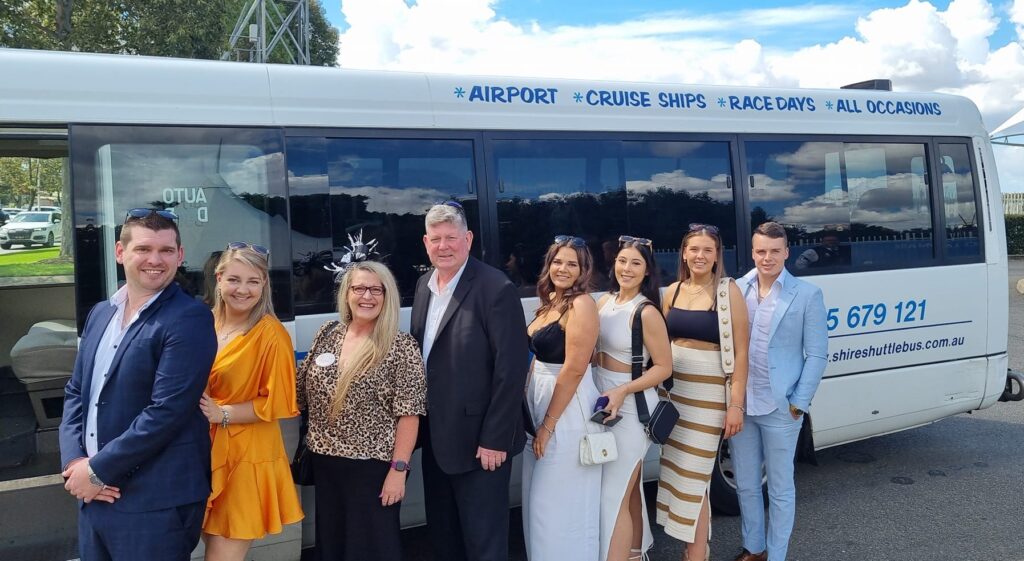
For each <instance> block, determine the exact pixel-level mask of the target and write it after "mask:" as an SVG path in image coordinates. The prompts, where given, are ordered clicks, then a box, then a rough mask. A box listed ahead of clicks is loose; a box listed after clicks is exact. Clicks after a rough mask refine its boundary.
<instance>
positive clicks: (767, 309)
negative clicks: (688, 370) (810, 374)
mask: <svg viewBox="0 0 1024 561" xmlns="http://www.w3.org/2000/svg"><path fill="white" fill-rule="evenodd" d="M788 275H789V272H787V271H786V269H782V273H780V274H779V276H778V278H776V279H775V282H773V283H772V287H771V289H770V290H769V291H768V295H767V296H765V297H764V298H763V299H762V298H760V286H759V280H758V277H757V276H756V275H755V276H754V279H753V281H752V282H751V283H750V284H748V285H747V290H746V293H745V294H744V295H743V297H744V299H745V300H746V301H747V313H748V314H749V319H750V350H749V357H750V361H749V362H750V367H749V368H748V370H747V415H767V414H769V413H771V412H772V411H775V410H776V409H778V405H777V404H776V403H775V397H774V396H772V384H771V380H770V379H769V372H770V371H769V368H768V335H769V333H770V332H771V329H772V316H774V315H775V307H776V304H778V301H779V294H780V293H781V292H782V286H783V284H784V283H785V281H786V277H787V276H788Z"/></svg>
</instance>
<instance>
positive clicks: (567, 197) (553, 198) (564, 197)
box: [522, 191, 597, 204]
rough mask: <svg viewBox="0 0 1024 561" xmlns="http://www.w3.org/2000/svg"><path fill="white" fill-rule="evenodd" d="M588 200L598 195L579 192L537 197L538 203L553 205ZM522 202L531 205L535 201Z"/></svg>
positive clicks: (548, 194)
mask: <svg viewBox="0 0 1024 561" xmlns="http://www.w3.org/2000/svg"><path fill="white" fill-rule="evenodd" d="M586 198H593V199H596V198H597V193H584V192H582V191H577V192H575V193H544V194H543V195H539V196H538V197H537V202H542V203H552V202H561V201H571V200H572V199H586ZM522 202H524V203H526V204H529V203H531V202H533V201H531V200H529V199H522Z"/></svg>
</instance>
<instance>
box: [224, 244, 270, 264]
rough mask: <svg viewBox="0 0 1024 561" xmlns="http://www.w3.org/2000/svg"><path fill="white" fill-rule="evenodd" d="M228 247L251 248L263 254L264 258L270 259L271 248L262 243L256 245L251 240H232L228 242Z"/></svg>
mask: <svg viewBox="0 0 1024 561" xmlns="http://www.w3.org/2000/svg"><path fill="white" fill-rule="evenodd" d="M228 249H251V250H253V251H255V252H256V253H258V254H260V255H262V256H263V257H264V258H266V259H268V260H269V259H270V250H269V249H267V248H265V247H263V246H262V245H255V244H251V243H249V242H231V243H229V244H228Z"/></svg>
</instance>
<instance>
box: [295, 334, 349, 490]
mask: <svg viewBox="0 0 1024 561" xmlns="http://www.w3.org/2000/svg"><path fill="white" fill-rule="evenodd" d="M338 323H340V322H338V321H335V322H334V323H333V325H331V326H330V327H328V328H327V331H326V332H324V335H323V336H322V337H320V340H319V341H316V342H314V344H313V349H315V348H316V343H318V342H320V341H323V340H324V339H326V338H327V336H328V335H330V334H331V333H334V329H335V328H336V327H338ZM313 349H310V351H312V350H313ZM308 383H309V382H308V381H307V384H308ZM306 394H307V396H308V394H309V392H306ZM308 432H309V399H308V398H307V399H306V408H305V409H303V410H302V420H301V421H300V422H299V445H298V446H296V447H295V456H293V457H292V463H291V468H292V480H293V481H295V484H296V485H313V484H314V482H313V457H312V455H311V453H310V451H309V447H307V446H306V434H307V433H308Z"/></svg>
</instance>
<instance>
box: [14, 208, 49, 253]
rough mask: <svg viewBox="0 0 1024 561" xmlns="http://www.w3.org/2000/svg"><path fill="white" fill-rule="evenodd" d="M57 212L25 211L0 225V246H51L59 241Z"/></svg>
mask: <svg viewBox="0 0 1024 561" xmlns="http://www.w3.org/2000/svg"><path fill="white" fill-rule="evenodd" d="M60 217H61V214H60V213H59V212H43V211H31V210H30V211H25V212H22V213H19V214H18V215H17V216H15V217H14V218H12V219H10V220H9V221H8V222H7V224H4V225H3V226H0V248H3V249H11V246H13V245H23V246H25V247H31V246H32V245H33V244H38V245H41V246H43V247H53V244H54V243H55V242H59V241H61V227H60Z"/></svg>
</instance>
